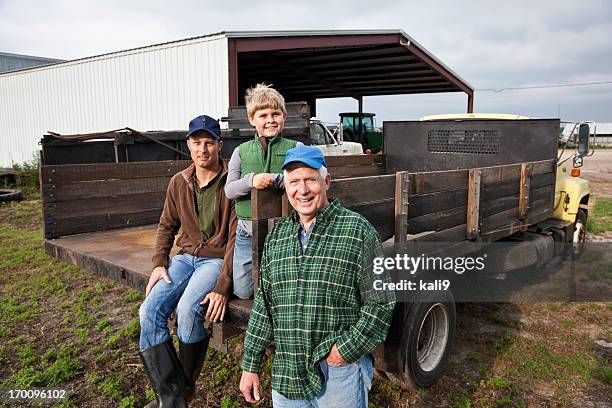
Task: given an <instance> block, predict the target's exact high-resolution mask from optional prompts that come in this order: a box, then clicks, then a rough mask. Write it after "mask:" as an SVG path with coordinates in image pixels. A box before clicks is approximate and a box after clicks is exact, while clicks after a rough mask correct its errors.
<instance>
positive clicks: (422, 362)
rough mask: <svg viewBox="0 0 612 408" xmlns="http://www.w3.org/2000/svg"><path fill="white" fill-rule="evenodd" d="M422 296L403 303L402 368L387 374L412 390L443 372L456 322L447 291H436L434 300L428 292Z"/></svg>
mask: <svg viewBox="0 0 612 408" xmlns="http://www.w3.org/2000/svg"><path fill="white" fill-rule="evenodd" d="M441 294H443V295H442V296H444V298H445V299H444V300H443V301H440V296H441ZM424 296H425V298H424V299H422V300H421V301H420V302H417V303H412V304H410V305H406V308H405V312H404V319H403V331H402V343H401V344H402V354H403V363H404V367H403V372H402V373H392V374H391V375H390V377H392V378H393V379H394V380H396V381H398V382H400V383H401V385H402V386H403V387H404V388H407V389H413V390H415V389H418V388H423V387H429V386H431V385H433V384H435V383H436V382H437V381H438V380H439V379H440V377H442V375H443V374H444V371H445V369H446V365H447V363H448V358H449V354H450V351H451V348H452V344H453V342H454V338H455V325H456V322H457V311H456V308H455V300H454V298H453V295H452V293H451V292H450V291H448V290H447V291H443V292H437V293H436V299H435V300H434V299H431V300H428V299H427V297H429V298H433V296H432V295H431V294H430V295H429V296H428V295H427V294H426V295H424ZM398 374H399V377H400V378H398Z"/></svg>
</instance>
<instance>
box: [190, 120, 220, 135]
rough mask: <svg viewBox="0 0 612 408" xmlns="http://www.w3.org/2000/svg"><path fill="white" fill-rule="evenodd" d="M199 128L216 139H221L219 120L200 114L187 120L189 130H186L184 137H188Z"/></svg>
mask: <svg viewBox="0 0 612 408" xmlns="http://www.w3.org/2000/svg"><path fill="white" fill-rule="evenodd" d="M200 130H203V131H204V132H206V133H208V134H209V135H211V136H212V137H214V138H215V139H217V140H218V139H221V127H220V126H219V122H218V121H217V120H216V119H213V118H211V117H210V116H208V115H200V116H198V117H197V118H193V119H191V122H189V132H187V136H185V138H187V139H189V136H191V135H192V134H194V133H195V132H198V131H200Z"/></svg>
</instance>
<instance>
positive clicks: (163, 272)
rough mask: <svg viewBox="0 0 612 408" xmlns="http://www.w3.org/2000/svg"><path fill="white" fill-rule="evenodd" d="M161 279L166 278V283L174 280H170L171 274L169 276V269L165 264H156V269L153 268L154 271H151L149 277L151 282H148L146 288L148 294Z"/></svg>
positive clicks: (147, 294)
mask: <svg viewBox="0 0 612 408" xmlns="http://www.w3.org/2000/svg"><path fill="white" fill-rule="evenodd" d="M160 279H163V280H165V281H166V283H172V281H171V280H170V276H168V270H167V269H166V267H165V266H156V267H155V269H153V272H151V276H150V277H149V283H147V289H146V290H145V295H146V296H149V292H151V289H153V286H155V284H156V283H157V282H159V280H160Z"/></svg>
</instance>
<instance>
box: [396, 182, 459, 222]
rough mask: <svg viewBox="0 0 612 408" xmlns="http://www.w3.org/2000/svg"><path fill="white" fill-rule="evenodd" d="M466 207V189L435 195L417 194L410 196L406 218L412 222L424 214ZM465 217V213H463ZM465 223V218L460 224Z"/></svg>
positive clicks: (441, 192)
mask: <svg viewBox="0 0 612 408" xmlns="http://www.w3.org/2000/svg"><path fill="white" fill-rule="evenodd" d="M466 205H467V188H463V189H460V190H450V191H439V192H437V193H428V194H419V195H411V196H410V214H409V216H408V218H409V219H410V222H412V219H413V218H416V217H420V216H422V215H425V214H432V213H437V212H440V211H445V210H450V209H453V208H458V207H465V206H466ZM464 216H465V212H464ZM464 222H465V217H464V218H463V220H462V221H461V223H464Z"/></svg>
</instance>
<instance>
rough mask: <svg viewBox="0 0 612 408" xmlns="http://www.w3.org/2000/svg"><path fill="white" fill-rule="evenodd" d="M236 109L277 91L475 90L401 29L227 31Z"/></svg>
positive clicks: (310, 94)
mask: <svg viewBox="0 0 612 408" xmlns="http://www.w3.org/2000/svg"><path fill="white" fill-rule="evenodd" d="M224 34H225V35H226V36H227V37H228V52H229V70H230V72H229V74H230V77H229V81H230V105H231V106H236V105H240V104H242V103H243V99H242V98H243V95H244V92H245V90H246V89H247V88H248V87H250V86H252V85H254V84H256V83H259V82H265V83H270V84H273V85H274V87H275V88H276V89H278V90H279V91H280V92H281V93H282V94H283V95H284V96H285V98H286V99H287V100H288V101H298V100H306V101H313V100H316V99H319V98H335V97H347V96H348V97H353V98H355V99H358V100H361V99H362V98H363V97H364V96H373V95H400V94H422V93H437V92H464V93H466V94H467V96H468V111H471V110H472V104H473V93H474V89H473V88H472V86H471V85H470V84H468V83H467V82H466V81H465V80H463V79H462V78H461V77H459V76H458V75H457V74H455V73H454V72H453V71H452V70H451V69H450V68H448V67H447V66H446V65H445V64H443V63H442V62H441V61H440V60H438V59H437V58H435V57H434V56H433V55H432V54H431V53H430V52H429V51H427V50H426V49H425V48H424V47H422V46H421V45H420V44H419V43H417V42H416V41H414V39H412V38H411V37H409V36H408V35H407V34H406V33H404V32H403V31H401V30H365V31H302V32H300V31H288V32H226V33H224Z"/></svg>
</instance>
